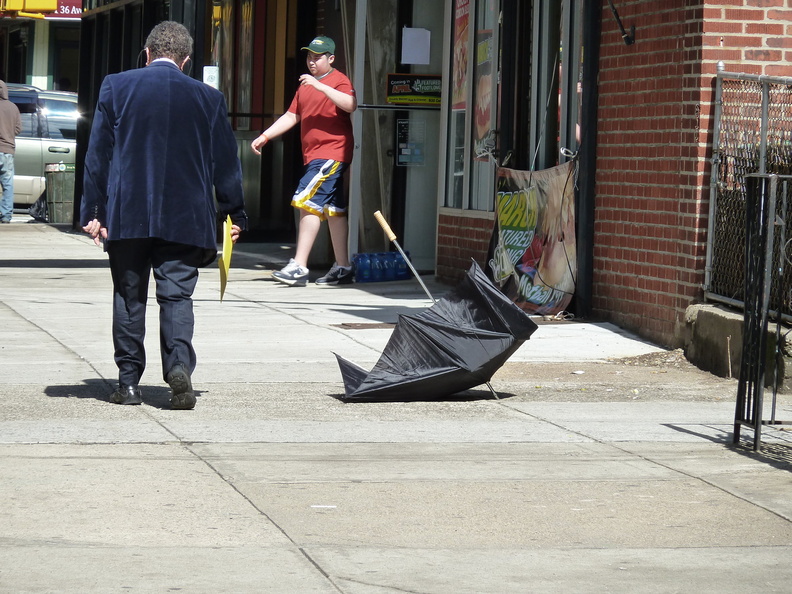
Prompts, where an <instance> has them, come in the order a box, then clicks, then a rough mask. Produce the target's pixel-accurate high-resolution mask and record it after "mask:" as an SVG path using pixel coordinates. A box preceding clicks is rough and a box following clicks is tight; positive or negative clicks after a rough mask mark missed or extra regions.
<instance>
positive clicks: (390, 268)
mask: <svg viewBox="0 0 792 594" xmlns="http://www.w3.org/2000/svg"><path fill="white" fill-rule="evenodd" d="M382 266H383V269H384V271H385V280H386V281H394V280H396V254H394V253H393V252H387V253H385V254H383V258H382Z"/></svg>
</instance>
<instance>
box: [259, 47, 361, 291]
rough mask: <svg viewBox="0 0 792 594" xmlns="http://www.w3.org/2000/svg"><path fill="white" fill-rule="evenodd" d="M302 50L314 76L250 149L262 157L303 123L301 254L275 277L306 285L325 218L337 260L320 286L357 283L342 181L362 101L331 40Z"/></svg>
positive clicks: (297, 202)
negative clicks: (339, 67) (335, 63)
mask: <svg viewBox="0 0 792 594" xmlns="http://www.w3.org/2000/svg"><path fill="white" fill-rule="evenodd" d="M302 49H304V50H307V51H308V55H307V56H306V64H307V65H308V70H309V71H310V74H303V75H302V76H300V86H299V88H298V89H297V93H296V94H295V95H294V99H293V100H292V103H291V105H290V106H289V109H288V111H287V112H286V113H284V114H283V115H282V116H281V117H280V118H278V119H277V120H276V121H275V123H273V124H272V125H271V126H270V127H269V128H267V129H266V130H264V132H263V133H262V134H261V135H260V136H259V137H258V138H256V139H255V140H254V141H253V142H252V143H251V145H250V146H251V148H252V149H253V151H254V152H255V153H256V154H257V155H260V154H261V147H263V146H264V145H265V144H267V143H268V142H269V141H270V140H272V139H273V138H276V137H278V136H280V135H281V134H283V133H285V132H287V131H288V130H291V129H292V128H293V127H294V126H295V125H297V124H298V123H299V124H300V138H301V141H302V151H303V163H304V164H305V172H304V173H303V177H302V179H301V180H300V184H299V185H298V187H297V190H296V191H295V193H294V196H293V197H292V202H291V204H292V206H294V207H295V208H297V209H299V211H300V223H299V229H298V231H297V251H296V253H295V255H294V258H292V259H291V260H289V263H288V264H287V265H286V266H285V267H284V268H283V269H281V270H278V271H276V272H274V273H273V274H272V276H273V278H275V279H276V280H278V281H280V282H282V283H285V284H287V285H291V286H301V287H304V286H305V285H306V283H307V282H308V256H309V254H310V253H311V248H312V247H313V244H314V241H315V240H316V236H317V234H318V233H319V228H320V226H321V224H322V221H323V220H324V219H325V218H326V219H327V224H328V227H329V229H330V239H331V240H332V243H333V252H334V254H335V260H336V261H335V263H334V264H333V267H332V268H331V269H330V271H329V272H328V273H327V274H326V275H324V276H323V277H321V278H319V279H317V281H316V284H317V285H323V286H330V285H341V284H348V283H351V282H352V279H353V277H354V271H353V270H352V264H351V263H350V261H349V248H348V247H347V241H348V237H349V225H348V223H347V204H346V198H345V196H344V191H343V183H342V178H343V174H344V171H346V169H347V168H348V167H349V163H350V162H351V161H352V148H353V147H352V142H353V139H352V121H351V119H350V114H351V113H352V112H353V111H355V109H357V99H356V98H355V90H354V89H353V88H352V83H351V82H350V81H349V79H348V78H347V77H346V76H345V75H344V74H343V73H341V72H339V71H338V70H336V69H335V68H333V61H334V60H335V43H334V42H333V40H332V39H330V38H329V37H316V38H315V39H314V40H313V41H311V43H309V44H308V45H307V46H306V47H303V48H302Z"/></svg>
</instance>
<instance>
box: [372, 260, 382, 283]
mask: <svg viewBox="0 0 792 594" xmlns="http://www.w3.org/2000/svg"><path fill="white" fill-rule="evenodd" d="M382 260H383V255H382V254H379V253H377V254H371V282H374V283H379V282H382V281H384V280H385V268H384V266H383V265H382Z"/></svg>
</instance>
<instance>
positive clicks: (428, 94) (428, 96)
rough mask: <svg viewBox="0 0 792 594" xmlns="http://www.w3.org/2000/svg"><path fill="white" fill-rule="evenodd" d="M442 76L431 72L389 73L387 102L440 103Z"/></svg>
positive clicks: (411, 103) (410, 103)
mask: <svg viewBox="0 0 792 594" xmlns="http://www.w3.org/2000/svg"><path fill="white" fill-rule="evenodd" d="M442 85H443V81H442V77H440V76H439V75H432V74H389V75H388V103H403V104H409V105H440V95H441V90H442Z"/></svg>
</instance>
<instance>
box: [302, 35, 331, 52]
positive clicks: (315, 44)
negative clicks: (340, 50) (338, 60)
mask: <svg viewBox="0 0 792 594" xmlns="http://www.w3.org/2000/svg"><path fill="white" fill-rule="evenodd" d="M300 49H304V50H308V51H309V52H313V53H315V54H335V41H333V40H332V39H330V38H329V37H323V36H320V37H315V38H314V40H313V41H312V42H311V43H309V44H308V45H306V46H305V47H301V48H300Z"/></svg>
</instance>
